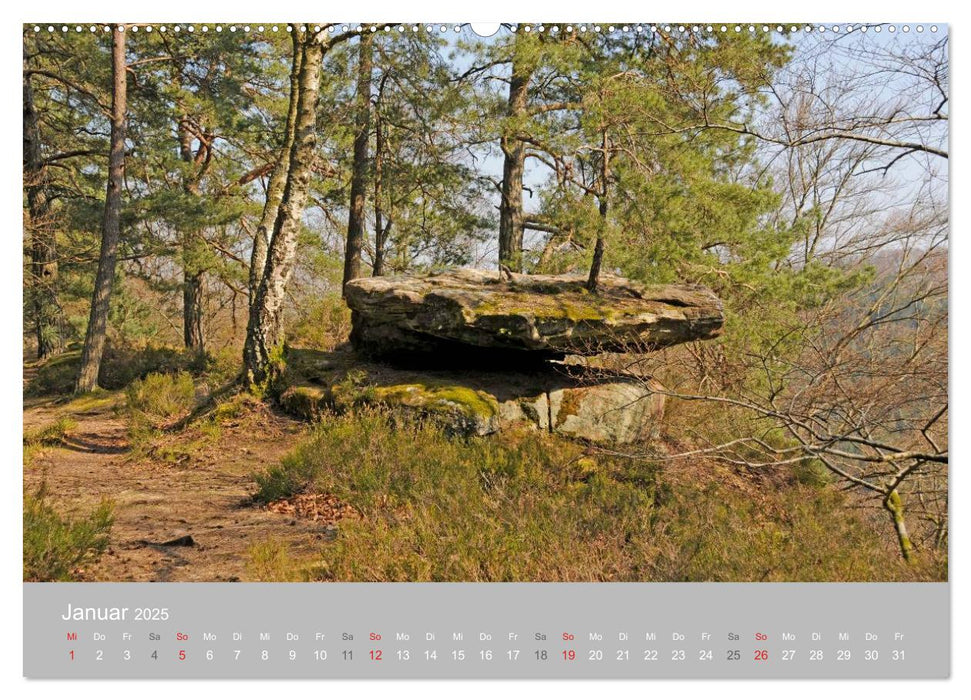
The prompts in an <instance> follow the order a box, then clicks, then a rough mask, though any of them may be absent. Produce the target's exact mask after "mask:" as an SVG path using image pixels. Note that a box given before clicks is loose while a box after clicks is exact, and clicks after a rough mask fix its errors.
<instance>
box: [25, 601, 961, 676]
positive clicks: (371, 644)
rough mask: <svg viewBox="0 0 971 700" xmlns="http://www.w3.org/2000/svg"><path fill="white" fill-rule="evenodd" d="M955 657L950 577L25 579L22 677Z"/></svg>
mask: <svg viewBox="0 0 971 700" xmlns="http://www.w3.org/2000/svg"><path fill="white" fill-rule="evenodd" d="M68 605H71V606H72V608H71V609H72V611H73V612H74V613H75V614H77V615H80V616H88V615H91V614H93V615H94V616H95V617H97V616H98V615H99V614H100V615H101V616H105V615H109V616H110V614H111V613H112V610H111V609H115V610H114V614H115V615H116V616H119V617H120V616H124V619H123V620H121V619H115V620H74V619H69V620H65V619H63V617H64V616H65V615H68ZM91 608H93V609H94V610H93V611H91V610H88V609H91ZM99 609H100V610H99ZM162 609H165V610H166V613H165V616H166V617H167V619H164V620H163V619H161V617H162V616H163V614H162ZM78 611H80V612H78ZM136 617H142V618H144V617H148V618H155V619H148V620H145V619H135V618H136ZM71 635H74V636H73V638H72V637H71ZM178 635H186V636H187V638H179V636H178ZM319 635H322V636H319ZM372 635H380V639H377V638H373V637H372ZM566 635H572V638H570V637H568V636H566ZM757 635H762V636H763V637H759V636H757ZM544 637H545V638H544ZM72 651H73V652H74V654H73V657H74V658H73V660H72V658H71V652H72ZM153 652H154V653H155V656H154V657H153V656H152V653H153ZM180 652H181V653H180ZM236 652H238V654H237V653H236ZM291 652H293V653H292V654H291ZM375 652H380V653H379V654H377V655H375ZM432 652H434V653H432ZM542 652H545V654H544V653H542ZM570 652H572V656H571V654H570ZM183 657H184V658H183ZM291 657H292V658H291ZM99 658H100V660H98V659H99ZM949 673H950V600H949V586H948V584H947V583H868V584H856V583H816V584H810V583H790V584H776V583H717V584H716V583H677V584H667V583H643V584H626V583H605V584H604V583H598V584H589V583H573V584H569V583H568V584H549V583H508V584H474V583H453V584H447V583H428V584H410V583H401V584H377V583H374V584H366V583H330V584H294V583H279V584H278V583H267V584H249V583H94V584H76V583H71V584H50V583H27V584H24V675H25V676H27V677H29V678H944V677H947V676H948V675H949Z"/></svg>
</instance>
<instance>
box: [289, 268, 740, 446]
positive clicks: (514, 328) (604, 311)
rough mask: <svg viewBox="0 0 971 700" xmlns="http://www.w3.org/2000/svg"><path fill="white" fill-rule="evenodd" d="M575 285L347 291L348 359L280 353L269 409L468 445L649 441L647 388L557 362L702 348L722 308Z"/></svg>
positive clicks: (468, 282) (657, 408) (356, 286)
mask: <svg viewBox="0 0 971 700" xmlns="http://www.w3.org/2000/svg"><path fill="white" fill-rule="evenodd" d="M584 282H585V278H584V277H580V276H576V275H558V276H554V275H512V276H511V278H510V277H509V276H506V277H500V275H499V274H498V273H492V272H485V271H482V270H456V271H451V272H446V273H441V274H436V275H428V276H396V277H372V278H365V279H357V280H353V281H352V282H350V283H348V285H347V287H346V296H347V304H348V306H349V307H350V308H351V310H352V322H353V331H352V333H351V343H352V345H353V348H354V349H353V350H351V349H350V348H347V347H345V348H342V349H339V350H338V351H335V352H332V353H321V352H314V351H309V350H292V349H291V350H289V351H288V355H287V358H286V359H287V370H286V374H285V376H284V378H283V381H282V386H281V387H280V393H279V396H280V404H281V405H282V406H283V408H284V409H285V410H287V411H289V412H291V413H294V414H297V415H301V416H304V417H306V418H308V419H315V418H319V417H320V416H322V415H323V414H324V413H326V412H327V411H344V410H347V409H348V408H351V407H353V406H359V405H378V406H386V407H389V408H392V409H394V410H396V411H404V412H408V413H412V414H414V415H416V416H420V417H422V418H427V419H432V420H435V421H437V422H439V423H441V424H442V425H443V426H444V427H445V429H446V430H447V431H449V432H451V433H453V434H459V435H467V436H474V435H480V436H481V435H488V434H490V433H495V432H497V431H500V430H508V429H513V428H515V429H527V430H542V431H546V432H550V433H555V434H559V435H563V436H567V437H572V438H578V439H582V440H587V441H591V442H596V443H604V444H625V443H631V442H636V441H642V440H647V439H650V438H651V437H653V436H654V435H656V432H657V429H658V425H659V421H660V419H661V416H662V414H663V410H664V394H663V393H661V392H662V391H663V388H662V387H661V386H660V384H658V383H657V382H656V381H655V380H653V379H651V378H648V377H640V376H635V375H632V374H625V373H620V372H605V371H601V370H593V369H589V368H583V367H580V366H578V365H577V364H575V363H564V362H561V360H563V359H564V358H565V357H567V356H568V355H587V356H590V355H599V354H602V353H607V352H647V351H651V350H655V349H658V348H662V347H666V346H670V345H674V344H676V343H683V342H686V341H689V340H703V339H707V338H712V337H715V336H716V335H718V333H719V332H720V331H721V325H722V308H721V303H720V302H719V300H718V298H717V297H716V296H715V295H714V294H713V293H712V292H711V291H710V290H708V289H705V288H704V287H697V286H686V285H680V286H679V285H654V286H650V285H641V284H637V283H635V282H631V281H630V280H626V279H622V278H620V277H612V276H609V275H604V276H603V277H602V278H601V284H600V288H599V291H598V293H597V294H591V293H589V292H588V291H587V290H586V288H585V287H584Z"/></svg>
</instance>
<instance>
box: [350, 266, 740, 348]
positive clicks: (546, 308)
mask: <svg viewBox="0 0 971 700" xmlns="http://www.w3.org/2000/svg"><path fill="white" fill-rule="evenodd" d="M585 282H586V278H585V277H583V276H579V275H512V279H508V278H506V277H503V278H500V276H499V275H498V274H497V273H493V272H486V271H483V270H455V271H452V272H446V273H442V274H437V275H429V276H424V277H421V276H411V275H399V276H395V277H368V278H362V279H357V280H353V281H352V282H350V283H348V285H347V287H346V296H347V305H348V306H350V308H351V310H352V312H353V314H352V321H353V328H354V330H353V332H352V334H351V342H352V343H353V344H354V347H355V348H356V349H357V350H359V351H361V352H363V353H366V354H368V355H371V356H372V357H383V358H390V359H395V358H401V357H406V356H412V357H414V356H416V355H428V354H430V353H435V354H438V355H439V356H446V357H449V358H452V359H453V360H454V359H455V358H456V356H461V355H466V354H467V355H476V356H477V357H476V359H477V360H481V359H486V360H487V359H488V358H489V357H493V358H496V359H497V360H498V361H500V362H505V361H507V360H506V358H507V357H508V354H509V353H512V354H518V355H522V356H524V357H525V356H528V357H531V358H542V359H562V358H563V357H565V356H566V355H599V354H601V353H605V352H631V351H634V352H646V351H650V350H656V349H658V348H662V347H666V346H669V345H675V344H677V343H683V342H686V341H689V340H704V339H707V338H712V337H714V336H716V335H718V333H719V332H720V330H721V326H722V320H723V319H722V307H721V303H720V302H719V300H718V298H717V297H716V296H715V295H714V294H713V293H712V292H711V291H710V290H708V289H706V288H704V287H696V286H686V285H681V286H678V285H642V284H638V283H635V282H632V281H630V280H626V279H623V278H621V277H613V276H610V275H604V276H603V277H602V278H601V281H600V287H599V291H598V292H597V294H591V293H590V292H588V291H587V290H586V288H585V286H584V284H585ZM482 350H484V351H485V352H484V353H483V352H478V353H477V352H476V351H482Z"/></svg>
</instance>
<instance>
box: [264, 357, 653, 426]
mask: <svg viewBox="0 0 971 700" xmlns="http://www.w3.org/2000/svg"><path fill="white" fill-rule="evenodd" d="M286 364H287V368H286V371H285V373H284V375H283V377H282V379H281V384H280V386H279V387H278V392H277V393H278V396H279V402H280V405H281V406H282V407H283V409H284V410H285V411H287V412H288V413H291V414H293V415H296V416H299V417H302V418H305V419H307V420H318V419H320V418H322V417H324V416H325V415H326V414H327V413H328V412H335V413H343V412H344V411H347V410H349V409H351V408H353V407H355V406H383V407H386V408H389V409H391V410H393V411H402V412H406V413H409V414H411V415H415V416H419V417H421V418H424V419H428V420H434V421H436V422H438V423H439V424H441V425H442V426H444V427H445V429H446V430H447V431H448V432H450V433H452V434H456V435H464V436H482V435H489V434H491V433H495V432H498V431H501V430H541V431H544V432H553V433H558V434H561V435H565V436H569V437H575V438H579V439H583V440H587V441H590V442H599V443H604V444H625V443H631V442H636V441H640V440H645V439H649V438H650V437H651V436H652V435H653V434H654V433H655V432H656V430H657V427H658V424H659V420H660V418H661V415H662V414H663V411H664V395H663V394H662V393H660V391H661V387H660V385H659V384H657V383H656V382H655V381H654V380H652V379H648V378H642V377H634V376H631V375H625V374H620V373H614V374H604V373H602V372H598V373H591V372H589V371H580V370H579V369H578V368H575V367H568V366H565V365H556V364H553V363H546V364H545V365H544V366H541V367H538V368H532V369H531V370H530V371H516V370H510V371H503V372H498V371H494V370H493V371H488V370H456V369H441V370H431V369H405V368H400V367H393V366H389V365H384V364H381V363H378V362H373V361H370V360H367V359H364V358H360V357H358V356H356V355H355V354H354V353H353V352H350V351H349V350H348V349H346V348H345V349H344V350H342V351H337V352H333V353H322V352H316V351H311V350H294V349H291V350H289V351H288V352H287V360H286Z"/></svg>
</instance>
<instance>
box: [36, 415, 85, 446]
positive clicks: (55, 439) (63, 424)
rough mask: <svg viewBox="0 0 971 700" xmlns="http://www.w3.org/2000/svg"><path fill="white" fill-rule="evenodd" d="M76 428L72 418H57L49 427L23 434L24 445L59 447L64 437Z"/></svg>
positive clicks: (75, 422)
mask: <svg viewBox="0 0 971 700" xmlns="http://www.w3.org/2000/svg"><path fill="white" fill-rule="evenodd" d="M77 426H78V424H77V421H76V420H74V419H73V418H67V417H63V418H58V419H57V420H56V421H54V422H53V423H51V424H50V425H45V426H44V427H43V428H37V429H36V430H31V431H29V432H25V433H24V445H25V446H27V447H41V446H51V445H60V444H61V443H62V442H63V441H64V437H65V436H66V435H67V434H68V433H69V432H71V431H72V430H74V429H75V428H76V427H77Z"/></svg>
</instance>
